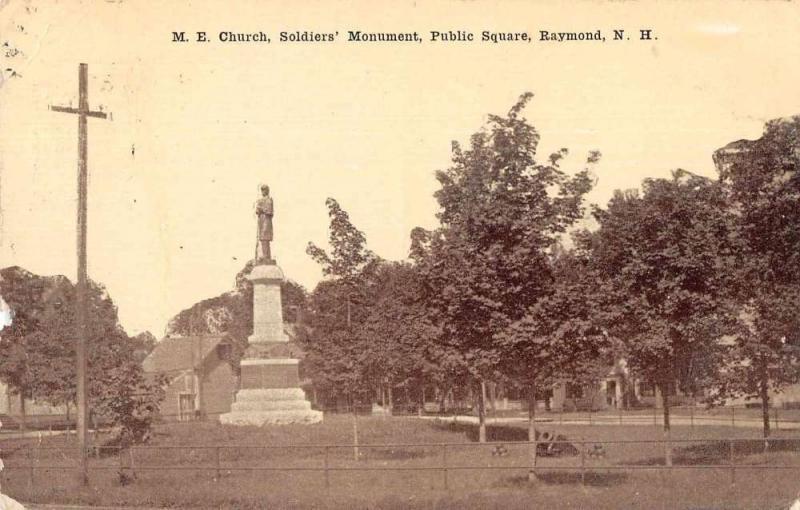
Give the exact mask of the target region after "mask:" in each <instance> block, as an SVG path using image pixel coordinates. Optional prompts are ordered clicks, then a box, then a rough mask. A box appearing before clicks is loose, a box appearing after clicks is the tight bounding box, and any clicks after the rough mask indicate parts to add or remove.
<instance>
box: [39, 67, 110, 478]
mask: <svg viewBox="0 0 800 510" xmlns="http://www.w3.org/2000/svg"><path fill="white" fill-rule="evenodd" d="M88 75H89V66H88V65H87V64H80V65H79V66H78V108H72V107H71V106H70V107H66V106H52V105H51V106H50V110H52V111H54V112H62V113H74V114H76V115H77V116H78V228H77V233H78V235H77V251H78V286H77V296H76V306H77V310H76V312H77V313H76V317H77V332H78V335H77V339H76V349H75V350H76V353H77V358H78V359H77V367H76V371H77V379H78V381H77V383H78V384H77V393H78V398H77V400H78V402H77V404H78V409H77V419H78V424H77V429H78V430H77V433H78V448H79V450H80V451H79V453H78V459H79V469H78V477H79V481H80V483H81V485H88V484H89V470H88V466H87V453H88V449H87V446H88V445H87V436H88V434H87V427H88V422H89V407H88V405H87V404H88V403H87V400H88V398H87V397H88V394H87V384H86V357H87V356H86V354H87V353H86V344H87V338H86V336H87V330H88V327H87V324H86V322H87V315H88V311H87V302H86V280H87V278H86V196H87V190H86V182H87V177H88V169H87V167H86V138H87V136H86V117H95V118H98V119H105V118H106V114H105V113H103V112H101V111H91V110H89V91H88V80H89V78H88Z"/></svg>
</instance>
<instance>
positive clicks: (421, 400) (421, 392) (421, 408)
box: [417, 382, 425, 417]
mask: <svg viewBox="0 0 800 510" xmlns="http://www.w3.org/2000/svg"><path fill="white" fill-rule="evenodd" d="M423 414H425V382H423V383H422V385H421V386H420V390H419V409H418V410H417V415H418V416H420V417H421V416H422V415H423Z"/></svg>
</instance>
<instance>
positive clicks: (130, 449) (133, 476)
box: [128, 445, 136, 478]
mask: <svg viewBox="0 0 800 510" xmlns="http://www.w3.org/2000/svg"><path fill="white" fill-rule="evenodd" d="M133 448H134V447H133V445H131V446H130V448H128V458H129V459H130V461H131V477H132V478H136V464H135V463H134V461H133Z"/></svg>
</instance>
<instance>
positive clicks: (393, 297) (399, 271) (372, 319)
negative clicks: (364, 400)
mask: <svg viewBox="0 0 800 510" xmlns="http://www.w3.org/2000/svg"><path fill="white" fill-rule="evenodd" d="M420 285H421V282H420V280H419V275H418V273H417V271H416V268H415V267H414V266H413V265H411V264H408V263H403V262H384V263H381V264H379V265H378V266H377V268H376V270H375V272H374V276H373V277H372V278H371V279H370V281H369V283H368V286H367V289H366V292H367V294H368V296H369V302H370V306H369V307H368V312H367V315H366V316H365V317H364V320H363V322H362V323H361V325H360V327H359V329H358V333H359V335H360V336H361V338H362V341H361V343H362V345H363V346H364V352H365V357H364V359H363V364H364V367H363V369H364V371H365V376H366V378H367V379H368V380H371V381H372V385H373V386H376V387H378V388H381V389H382V390H383V388H384V386H388V388H389V390H391V388H393V387H397V386H403V387H405V388H406V389H407V390H409V389H410V390H411V391H412V393H416V395H417V397H418V401H417V402H418V403H419V404H418V405H419V409H420V412H421V411H422V407H423V406H424V388H425V385H426V383H429V382H433V383H435V384H437V383H438V384H441V382H442V378H441V377H440V375H439V373H440V371H441V368H442V361H443V356H442V353H441V352H440V350H439V349H438V345H437V343H436V339H437V337H438V335H439V328H438V327H436V326H435V325H434V324H433V323H431V321H430V318H429V316H428V313H427V309H426V307H425V304H424V303H423V302H422V301H421V299H420ZM390 401H391V399H390Z"/></svg>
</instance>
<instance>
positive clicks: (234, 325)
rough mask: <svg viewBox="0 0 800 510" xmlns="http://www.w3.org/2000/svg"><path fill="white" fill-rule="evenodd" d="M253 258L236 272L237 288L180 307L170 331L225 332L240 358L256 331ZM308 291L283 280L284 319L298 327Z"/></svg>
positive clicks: (235, 356)
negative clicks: (254, 323)
mask: <svg viewBox="0 0 800 510" xmlns="http://www.w3.org/2000/svg"><path fill="white" fill-rule="evenodd" d="M253 265H254V263H253V261H252V260H251V261H249V262H247V263H246V264H245V266H244V267H243V268H242V270H241V271H239V272H238V273H237V274H236V278H235V288H234V290H232V291H230V292H225V293H223V294H220V295H219V296H215V297H212V298H209V299H204V300H202V301H200V302H198V303H195V304H194V305H192V306H190V307H189V308H186V309H185V310H181V311H180V312H179V313H177V314H176V315H175V316H174V317H173V318H172V319H170V321H169V323H168V324H167V335H179V336H191V335H222V334H229V335H231V338H232V340H233V350H232V352H231V362H232V363H233V365H234V366H235V367H237V369H238V366H239V364H238V362H239V360H240V359H241V358H242V356H244V353H245V351H246V350H247V346H248V343H247V338H248V337H249V336H250V334H252V332H253V284H252V282H250V280H248V279H247V275H248V274H250V272H251V271H252V270H253ZM306 299H307V292H306V290H305V288H303V286H302V285H300V284H299V283H296V282H294V281H292V280H284V281H283V282H282V283H281V308H282V311H283V318H284V322H287V323H293V324H295V328H296V329H299V328H300V324H298V322H299V321H300V319H301V317H302V315H303V313H304V310H305V308H306Z"/></svg>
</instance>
